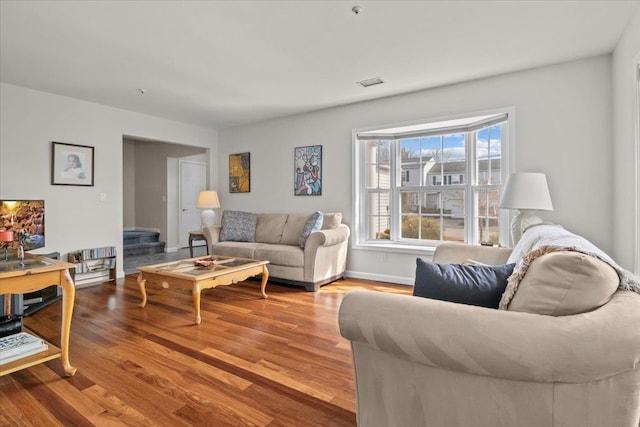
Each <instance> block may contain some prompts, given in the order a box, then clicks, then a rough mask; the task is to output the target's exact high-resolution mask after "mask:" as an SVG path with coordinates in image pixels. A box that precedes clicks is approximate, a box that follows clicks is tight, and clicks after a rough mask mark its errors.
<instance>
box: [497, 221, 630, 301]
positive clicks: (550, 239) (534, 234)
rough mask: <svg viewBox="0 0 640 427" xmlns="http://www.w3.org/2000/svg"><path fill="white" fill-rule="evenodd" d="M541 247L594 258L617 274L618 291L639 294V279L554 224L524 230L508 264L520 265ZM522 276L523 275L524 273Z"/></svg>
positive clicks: (576, 236)
mask: <svg viewBox="0 0 640 427" xmlns="http://www.w3.org/2000/svg"><path fill="white" fill-rule="evenodd" d="M543 247H556V248H558V249H560V248H564V249H565V250H573V251H576V252H581V253H584V254H586V255H590V256H593V257H596V258H598V259H600V260H602V261H604V262H606V263H607V264H609V265H610V266H611V267H612V268H613V269H614V270H615V271H616V273H618V276H619V277H620V286H619V288H620V289H625V290H629V291H634V292H636V293H639V294H640V277H638V276H636V275H634V274H633V273H631V272H630V271H628V270H625V269H624V268H622V267H620V266H619V265H618V264H616V262H615V261H614V260H613V259H611V257H609V256H608V255H607V254H606V253H604V252H603V251H602V250H601V249H599V248H598V247H597V246H595V245H594V244H593V243H591V242H590V241H588V240H587V239H585V238H584V237H581V236H578V235H577V234H573V233H571V232H570V231H567V230H565V229H564V228H563V227H561V226H559V225H555V224H538V225H534V226H532V227H530V228H528V229H527V230H525V232H524V234H523V235H522V238H521V239H520V240H519V241H518V243H517V244H516V246H515V248H513V252H512V253H511V256H510V257H509V260H508V262H509V263H511V262H519V263H522V260H523V259H524V258H525V255H526V254H528V253H530V252H531V251H533V250H536V249H540V248H543ZM520 267H521V265H520V264H519V265H518V266H516V269H515V270H514V273H516V272H517V271H518V269H519V268H520ZM522 275H524V273H523V274H522Z"/></svg>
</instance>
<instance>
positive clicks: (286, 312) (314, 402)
mask: <svg viewBox="0 0 640 427" xmlns="http://www.w3.org/2000/svg"><path fill="white" fill-rule="evenodd" d="M259 287H260V282H259V281H251V280H250V281H246V282H242V283H240V284H238V285H234V286H228V287H220V288H217V289H212V290H206V291H204V292H203V294H202V323H201V324H200V325H195V324H194V323H193V321H194V319H193V305H192V299H191V295H190V292H187V291H181V290H175V289H167V290H164V289H161V288H159V287H156V286H154V285H148V286H147V288H148V289H147V294H148V298H149V300H148V302H147V306H146V307H145V308H144V309H142V308H139V307H138V306H137V305H138V303H139V302H140V294H139V291H138V287H137V284H136V282H135V276H134V275H131V276H127V277H126V278H125V279H121V280H119V281H118V283H117V284H116V285H114V284H113V283H111V284H109V283H105V284H101V285H99V286H95V287H90V288H84V289H80V290H78V291H77V292H76V303H75V308H74V314H73V321H72V323H71V348H70V360H71V364H72V365H73V366H75V367H77V368H78V371H77V373H76V374H75V376H73V377H70V378H66V377H64V376H63V371H62V367H61V364H60V360H59V359H56V360H53V361H50V362H47V363H45V364H41V365H37V366H34V367H32V368H29V369H25V370H22V371H19V372H16V373H13V374H10V375H6V376H4V377H0V425H1V426H103V425H109V426H114V425H126V426H296V427H298V426H323V427H325V426H354V425H355V424H356V421H355V420H356V417H355V392H354V375H353V367H352V360H351V349H350V346H349V342H348V341H347V340H345V339H343V338H342V337H341V336H340V333H339V331H338V322H337V315H338V309H339V306H340V302H341V300H342V297H343V296H344V294H345V293H346V292H348V291H350V290H352V289H356V288H359V289H363V288H364V289H372V290H377V291H384V292H396V293H407V294H408V293H410V292H411V288H410V287H407V286H402V285H390V284H386V283H381V282H372V281H365V280H355V279H349V280H341V281H337V282H334V283H333V284H330V285H327V286H324V287H322V288H321V290H320V291H319V292H316V293H313V292H305V291H304V290H300V289H297V288H292V287H285V286H281V285H278V284H276V283H269V284H268V285H267V293H268V294H269V298H268V299H262V298H261V297H260V292H259ZM60 304H61V303H60V301H58V302H56V303H54V304H52V305H50V306H48V307H45V308H44V309H42V310H41V311H38V312H36V313H34V314H33V315H31V316H30V317H27V318H25V322H24V323H25V325H26V326H27V327H29V328H31V329H32V330H33V331H34V332H35V333H37V334H39V335H41V336H43V337H44V338H46V339H48V340H50V341H51V342H53V343H59V339H60V336H59V334H60V329H59V321H60V307H61V305H60Z"/></svg>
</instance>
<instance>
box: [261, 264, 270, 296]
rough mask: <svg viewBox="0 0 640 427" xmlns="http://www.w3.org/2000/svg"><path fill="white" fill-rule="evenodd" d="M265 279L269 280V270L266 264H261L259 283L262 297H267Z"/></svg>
mask: <svg viewBox="0 0 640 427" xmlns="http://www.w3.org/2000/svg"><path fill="white" fill-rule="evenodd" d="M267 280H269V270H267V266H266V265H264V266H262V283H261V284H260V292H261V293H262V298H268V295H267V292H266V289H267Z"/></svg>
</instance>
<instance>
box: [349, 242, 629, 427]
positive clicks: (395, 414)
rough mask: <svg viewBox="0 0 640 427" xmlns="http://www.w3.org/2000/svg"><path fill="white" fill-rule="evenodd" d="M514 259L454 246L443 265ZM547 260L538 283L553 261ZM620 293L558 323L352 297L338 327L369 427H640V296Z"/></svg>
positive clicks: (414, 301) (361, 420) (404, 298)
mask: <svg viewBox="0 0 640 427" xmlns="http://www.w3.org/2000/svg"><path fill="white" fill-rule="evenodd" d="M509 253H510V251H509V250H508V249H498V248H483V247H472V246H466V245H460V244H457V245H456V244H444V245H441V246H440V247H438V249H437V250H436V253H435V257H434V261H435V262H440V263H463V262H464V261H465V260H468V259H472V260H475V261H480V262H484V263H487V264H505V263H506V261H507V259H508V257H509ZM560 255H562V256H570V255H571V254H567V253H566V252H563V253H561V254H560ZM545 257H546V258H545ZM579 258H580V257H577V258H575V260H578V259H579ZM538 259H539V260H540V261H533V263H532V264H531V266H530V267H529V273H527V274H529V275H532V276H539V275H540V274H539V273H535V272H532V271H534V270H536V268H534V264H535V263H539V265H540V266H542V265H543V264H542V260H543V259H545V263H547V264H548V263H549V260H553V259H554V258H553V257H552V256H551V255H544V256H542V257H540V258H538ZM555 259H557V257H556V258H555ZM572 259H573V258H572ZM584 261H585V260H584V259H581V260H580V261H579V263H582V262H584ZM587 261H588V262H590V261H591V260H587ZM606 267H607V268H609V266H606ZM542 268H543V270H544V271H546V272H549V271H550V270H549V269H548V266H544V267H542ZM537 270H538V271H540V268H537ZM608 273H610V271H608V272H605V274H608ZM555 274H556V273H554V275H555ZM557 274H560V273H557ZM525 277H527V276H525ZM535 278H536V277H533V278H532V277H529V278H528V279H527V280H529V282H531V281H532V280H533V279H535ZM509 280H511V277H510V278H509ZM523 280H524V279H523ZM567 283H568V285H567V286H571V287H572V286H574V285H576V284H575V283H569V282H567ZM530 284H531V283H525V282H524V281H523V282H520V286H521V287H525V288H526V286H529V285H530ZM547 284H548V283H547ZM578 285H579V284H578ZM518 292H519V291H518ZM541 293H544V292H537V293H536V295H533V297H534V298H535V297H537V296H539V295H540V294H541ZM612 293H613V294H612V296H611V295H610V299H608V302H606V303H604V305H602V306H600V307H599V308H596V309H593V310H590V311H587V312H583V313H580V314H575V315H566V316H551V315H540V314H533V313H530V312H522V311H520V312H518V311H510V309H509V310H506V311H505V310H497V309H491V308H484V307H478V306H473V305H465V304H457V303H452V302H446V301H439V300H434V299H428V298H419V297H414V296H408V295H397V294H390V293H382V292H373V291H361V290H357V291H352V292H349V293H348V294H347V295H346V296H345V297H344V300H343V302H342V305H341V307H340V313H339V325H340V332H341V334H342V335H343V336H344V337H345V338H347V339H348V340H350V341H351V346H352V350H353V359H354V365H355V375H356V393H357V394H356V400H357V420H358V425H359V426H367V427H370V426H385V427H386V426H412V427H417V426H430V427H438V426H451V427H454V426H474V427H483V426H491V427H494V426H505V427H512V426H531V427H541V426H549V427H551V426H554V427H560V426H563V427H566V426H572V427H573V426H575V427H584V426H593V427H600V426H616V427H638V425H639V423H640V327H639V326H638V325H640V295H638V294H637V293H635V292H631V291H628V290H620V289H618V290H616V289H614V290H613V291H612ZM569 294H570V293H569V292H566V293H565V295H569ZM525 295H527V294H526V293H525ZM546 295H547V296H548V295H549V294H546ZM569 296H570V295H569ZM503 299H504V294H503ZM518 304H520V305H521V306H522V305H523V301H522V298H521V301H519V302H518Z"/></svg>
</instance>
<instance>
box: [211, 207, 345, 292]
mask: <svg viewBox="0 0 640 427" xmlns="http://www.w3.org/2000/svg"><path fill="white" fill-rule="evenodd" d="M256 215H257V222H256V224H255V238H254V239H253V240H254V241H249V242H246V241H220V234H221V226H210V227H205V228H204V229H203V231H204V235H205V237H206V239H207V244H208V245H209V253H210V254H217V255H227V256H237V257H242V258H252V259H260V260H267V261H269V265H268V269H269V280H274V281H278V282H282V283H287V284H291V285H296V286H304V288H305V289H306V290H307V291H317V290H318V289H320V286H322V285H325V284H327V283H330V282H333V281H334V280H337V279H339V278H341V277H342V276H343V275H344V272H345V269H346V264H347V246H348V242H349V234H350V230H349V227H348V226H346V225H345V224H342V214H341V213H324V220H323V225H322V229H321V230H319V231H316V232H313V233H311V234H310V235H309V237H308V239H307V240H306V243H305V245H304V248H301V247H300V245H299V238H300V235H301V234H302V231H303V228H304V226H305V222H306V221H307V219H308V218H309V215H310V214H309V213H258V214H256ZM223 224H224V213H223Z"/></svg>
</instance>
